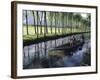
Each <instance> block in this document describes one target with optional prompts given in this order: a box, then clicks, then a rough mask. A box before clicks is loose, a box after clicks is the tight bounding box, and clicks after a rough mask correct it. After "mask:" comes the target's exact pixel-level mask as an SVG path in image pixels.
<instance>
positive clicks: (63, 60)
mask: <svg viewBox="0 0 100 80" xmlns="http://www.w3.org/2000/svg"><path fill="white" fill-rule="evenodd" d="M90 44H91V43H90V38H89V34H84V35H82V34H78V35H73V36H67V37H63V38H59V39H55V40H50V41H45V42H40V43H37V44H32V45H29V46H24V48H23V54H24V55H23V69H35V68H57V67H74V66H90V65H91V57H90V56H91V54H90V49H91V47H90Z"/></svg>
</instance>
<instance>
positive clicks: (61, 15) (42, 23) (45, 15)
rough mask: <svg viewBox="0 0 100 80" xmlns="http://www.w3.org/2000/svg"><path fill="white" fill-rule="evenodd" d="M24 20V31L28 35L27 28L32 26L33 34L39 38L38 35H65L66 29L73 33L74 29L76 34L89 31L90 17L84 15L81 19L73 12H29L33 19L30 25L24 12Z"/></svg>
mask: <svg viewBox="0 0 100 80" xmlns="http://www.w3.org/2000/svg"><path fill="white" fill-rule="evenodd" d="M25 12H26V13H25V14H24V16H25V20H26V23H25V25H26V31H27V35H29V30H28V26H29V25H33V27H34V34H36V35H37V37H38V36H39V34H40V35H41V34H44V36H46V34H55V35H57V34H66V33H67V29H70V32H73V30H74V29H76V30H77V32H80V31H90V26H91V15H90V14H89V13H85V14H86V15H87V16H86V17H83V16H82V15H81V13H74V12H48V11H30V12H31V14H32V17H33V21H32V23H31V24H30V23H29V21H30V19H29V17H28V15H30V14H28V12H27V10H25Z"/></svg>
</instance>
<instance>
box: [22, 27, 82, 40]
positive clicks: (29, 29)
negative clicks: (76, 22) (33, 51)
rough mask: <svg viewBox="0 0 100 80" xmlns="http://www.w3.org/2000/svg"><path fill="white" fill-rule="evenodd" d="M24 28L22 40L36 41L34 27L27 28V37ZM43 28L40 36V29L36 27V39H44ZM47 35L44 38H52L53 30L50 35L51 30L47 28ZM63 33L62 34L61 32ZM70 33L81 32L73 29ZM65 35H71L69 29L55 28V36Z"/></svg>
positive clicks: (24, 28)
mask: <svg viewBox="0 0 100 80" xmlns="http://www.w3.org/2000/svg"><path fill="white" fill-rule="evenodd" d="M26 30H27V29H26V26H24V27H23V38H24V40H32V39H36V38H37V34H35V28H34V26H28V32H29V35H27V31H26ZM44 30H45V29H44V27H42V34H41V32H40V31H41V27H38V37H39V38H40V37H44ZM47 30H48V33H46V36H53V35H55V28H54V27H53V28H52V34H51V28H50V27H48V28H47ZM59 31H60V32H59ZM62 31H63V32H62ZM72 32H81V31H80V30H79V29H76V28H73V29H72ZM67 33H71V29H70V28H63V29H62V28H56V35H62V34H67Z"/></svg>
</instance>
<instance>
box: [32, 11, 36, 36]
mask: <svg viewBox="0 0 100 80" xmlns="http://www.w3.org/2000/svg"><path fill="white" fill-rule="evenodd" d="M32 13H33V19H34V30H35V34H36V24H35V22H36V20H35V14H34V11H32Z"/></svg>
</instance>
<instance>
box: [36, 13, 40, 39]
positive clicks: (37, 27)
mask: <svg viewBox="0 0 100 80" xmlns="http://www.w3.org/2000/svg"><path fill="white" fill-rule="evenodd" d="M36 16H37V24H36V25H37V38H38V37H39V30H38V11H36Z"/></svg>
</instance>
